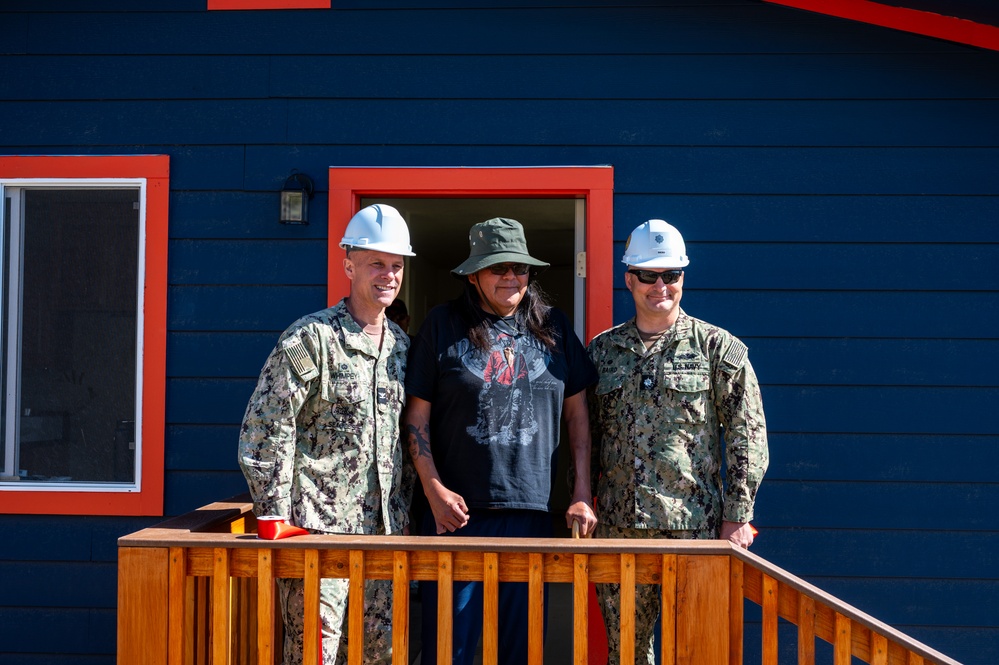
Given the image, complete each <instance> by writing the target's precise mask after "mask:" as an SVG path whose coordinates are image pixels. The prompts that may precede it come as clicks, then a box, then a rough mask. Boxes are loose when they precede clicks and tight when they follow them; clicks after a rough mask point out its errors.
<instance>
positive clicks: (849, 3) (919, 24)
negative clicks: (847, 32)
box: [763, 0, 999, 51]
mask: <svg viewBox="0 0 999 665" xmlns="http://www.w3.org/2000/svg"><path fill="white" fill-rule="evenodd" d="M763 2H769V3H770V4H774V5H784V6H785V7H794V8H795V9H803V10H805V11H810V12H816V13H819V14H826V15H828V16H836V17H838V18H845V19H848V20H851V21H859V22H861V23H870V24H872V25H879V26H881V27H884V28H893V29H895V30H903V31H905V32H912V33H915V34H917V35H926V36H927V37H936V38H938V39H946V40H948V41H952V42H958V43H961V44H968V45H970V46H978V47H980V48H987V49H991V50H993V51H999V27H996V26H993V25H985V24H982V23H976V22H974V21H969V20H968V19H962V18H957V17H955V16H944V15H943V14H934V13H932V12H926V11H920V10H918V9H908V8H906V7H893V6H890V5H882V4H880V3H878V2H870V1H869V0H834V1H833V0H763Z"/></svg>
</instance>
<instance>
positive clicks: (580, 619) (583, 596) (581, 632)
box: [572, 522, 590, 665]
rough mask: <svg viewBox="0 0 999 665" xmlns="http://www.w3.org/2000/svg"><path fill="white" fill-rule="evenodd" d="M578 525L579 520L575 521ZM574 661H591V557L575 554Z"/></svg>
mask: <svg viewBox="0 0 999 665" xmlns="http://www.w3.org/2000/svg"><path fill="white" fill-rule="evenodd" d="M572 524H573V526H576V524H578V522H573V523H572ZM572 564H573V569H572V662H573V665H587V664H588V663H589V662H590V657H589V646H590V642H589V640H590V635H589V629H590V557H589V556H587V555H586V554H575V555H573V557H572Z"/></svg>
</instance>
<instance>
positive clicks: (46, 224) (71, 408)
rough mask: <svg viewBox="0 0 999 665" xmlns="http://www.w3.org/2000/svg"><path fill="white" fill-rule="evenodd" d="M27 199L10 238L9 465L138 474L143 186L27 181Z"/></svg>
mask: <svg viewBox="0 0 999 665" xmlns="http://www.w3.org/2000/svg"><path fill="white" fill-rule="evenodd" d="M19 204H20V205H19V206H16V205H15V206H14V208H15V209H17V208H19V209H20V211H21V214H20V216H18V215H17V214H16V213H15V214H14V215H13V217H14V219H10V217H11V216H10V215H8V216H7V218H8V224H7V233H6V237H7V242H6V243H5V246H6V247H7V248H8V251H7V252H5V259H7V260H8V265H7V270H5V276H6V282H7V283H6V288H5V293H6V294H7V298H8V303H6V304H5V307H4V323H5V325H4V331H5V334H6V335H7V336H8V338H9V337H10V336H18V337H19V338H20V344H19V345H17V346H14V348H15V349H16V351H14V353H18V354H19V357H18V358H9V359H8V358H6V357H5V362H4V374H5V376H4V385H5V386H6V388H7V395H6V397H7V398H6V400H5V405H4V407H5V413H4V415H5V416H6V417H5V423H4V425H5V427H4V430H3V431H4V439H5V441H4V447H5V458H6V461H7V466H11V465H12V466H13V467H14V468H13V469H5V472H6V473H10V472H11V471H13V473H14V475H16V476H17V478H18V482H42V483H53V482H58V483H133V482H134V481H135V477H136V474H135V421H136V415H135V414H136V363H137V361H136V352H137V348H136V344H137V342H136V339H137V325H138V324H137V317H136V309H137V284H138V270H139V266H138V256H139V190H138V189H137V188H123V189H96V188H95V189H90V188H87V189H84V188H70V189H54V188H39V189H30V188H26V189H23V190H21V199H20V201H19ZM18 217H19V218H18ZM18 224H20V226H19V227H17V225H18ZM16 227H17V228H16ZM12 231H13V232H12ZM15 253H19V256H18V255H17V254H15ZM11 259H12V260H11ZM12 266H13V267H12ZM12 305H13V306H12ZM11 346H12V345H9V344H5V347H4V348H5V352H6V354H7V355H10V354H11V348H10V347H11ZM11 414H16V420H17V423H16V426H13V427H12V423H10V422H7V421H9V420H10V415H11ZM12 439H13V440H12ZM12 449H13V450H14V455H13V456H11V455H10V454H9V451H11V450H12ZM11 458H12V459H11ZM11 480H13V479H11Z"/></svg>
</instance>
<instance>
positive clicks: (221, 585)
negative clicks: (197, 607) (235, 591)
mask: <svg viewBox="0 0 999 665" xmlns="http://www.w3.org/2000/svg"><path fill="white" fill-rule="evenodd" d="M228 662H229V550H227V549H225V548H224V547H216V548H214V565H213V566H212V665H225V664H226V663H228Z"/></svg>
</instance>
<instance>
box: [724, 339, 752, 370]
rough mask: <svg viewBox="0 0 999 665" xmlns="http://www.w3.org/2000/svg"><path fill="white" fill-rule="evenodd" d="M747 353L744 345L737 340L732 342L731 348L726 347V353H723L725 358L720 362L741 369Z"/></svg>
mask: <svg viewBox="0 0 999 665" xmlns="http://www.w3.org/2000/svg"><path fill="white" fill-rule="evenodd" d="M747 351H748V349H747V348H746V345H745V344H743V343H742V342H740V341H739V340H735V341H734V342H732V346H730V347H728V351H726V352H725V357H724V358H722V362H723V363H725V364H726V365H729V366H731V367H734V368H736V369H738V368H740V367H742V363H743V362H744V361H745V360H746V352H747Z"/></svg>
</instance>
